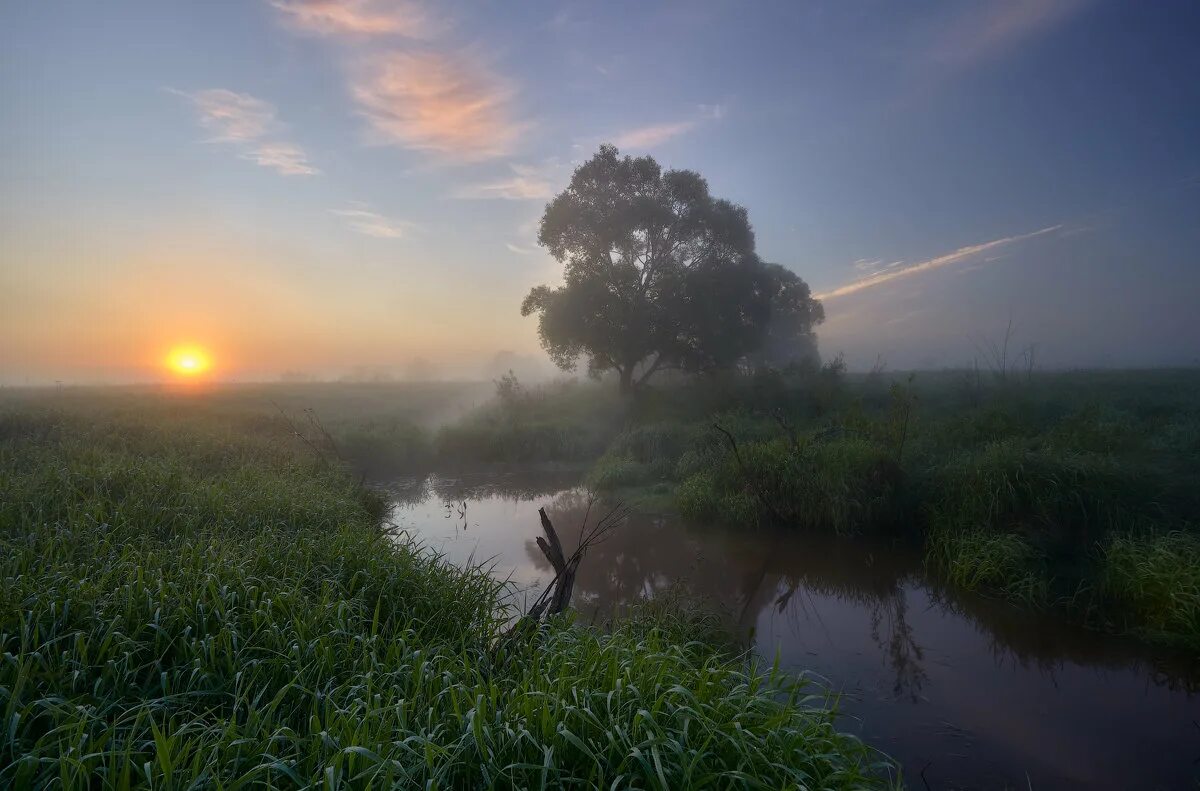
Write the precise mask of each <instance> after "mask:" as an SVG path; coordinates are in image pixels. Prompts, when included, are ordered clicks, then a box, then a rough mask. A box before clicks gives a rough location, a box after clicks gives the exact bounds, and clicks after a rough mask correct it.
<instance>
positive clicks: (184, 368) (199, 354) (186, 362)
mask: <svg viewBox="0 0 1200 791" xmlns="http://www.w3.org/2000/svg"><path fill="white" fill-rule="evenodd" d="M167 367H169V368H170V369H171V370H172V371H174V372H175V373H177V374H180V375H182V376H195V375H196V374H199V373H203V372H204V371H206V370H208V367H209V360H208V355H207V354H205V352H204V351H203V350H202V349H198V348H196V347H194V346H180V347H177V348H175V349H172V350H171V353H170V354H169V355H168V356H167Z"/></svg>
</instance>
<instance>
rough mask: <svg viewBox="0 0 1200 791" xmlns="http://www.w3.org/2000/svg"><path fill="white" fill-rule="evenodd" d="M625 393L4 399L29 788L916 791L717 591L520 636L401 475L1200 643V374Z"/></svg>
mask: <svg viewBox="0 0 1200 791" xmlns="http://www.w3.org/2000/svg"><path fill="white" fill-rule="evenodd" d="M608 384H609V383H599V384H597V383H580V382H568V381H564V382H555V383H549V384H545V385H539V386H532V387H531V386H525V385H523V384H521V383H520V382H518V381H516V379H515V378H505V379H503V380H501V381H499V382H497V383H484V384H475V385H464V384H453V383H441V384H369V385H368V384H363V385H349V384H342V385H332V384H289V385H244V386H223V387H220V388H215V389H212V390H203V389H191V390H189V389H165V390H164V389H156V388H62V389H56V390H21V389H16V390H11V389H10V390H6V391H4V392H3V393H0V495H2V496H0V576H2V577H3V580H4V585H3V590H2V592H0V618H2V619H3V620H2V621H0V652H2V654H3V656H2V662H0V717H2V719H0V726H2V727H0V734H2V736H0V785H4V786H12V787H61V788H84V787H87V788H195V787H211V788H244V787H264V788H265V787H295V788H310V787H314V788H315V787H322V788H369V787H391V786H393V785H398V784H402V785H418V784H419V785H422V786H424V787H427V788H461V787H490V788H526V787H552V786H553V787H560V786H561V787H598V786H605V787H609V786H616V787H639V788H669V787H692V786H696V787H699V786H712V787H718V788H732V787H763V786H769V787H795V786H804V787H822V788H825V787H829V788H863V787H876V786H882V785H888V784H891V783H893V782H897V781H895V780H894V778H895V770H894V768H893V767H892V766H891V764H890V763H889V761H888V760H887V759H886V758H885V757H884V756H882V755H881V754H879V753H877V752H875V751H873V750H872V749H871V748H869V747H867V746H864V745H863V744H862V743H860V742H859V741H857V740H856V739H854V738H852V737H849V736H846V735H844V734H842V733H839V730H838V726H837V724H836V722H835V715H834V708H833V701H832V700H831V699H830V698H828V697H827V696H826V694H825V693H824V691H823V690H822V689H821V688H820V687H819V686H816V685H813V684H810V683H809V682H807V681H805V679H804V678H802V677H799V678H798V677H796V676H794V675H789V674H787V673H784V672H781V671H780V670H779V668H777V667H774V666H772V665H770V664H763V663H762V662H761V661H760V660H756V659H755V658H754V657H752V656H749V655H743V654H740V653H739V652H738V650H737V649H736V648H734V647H732V646H733V645H734V644H733V643H731V642H730V641H729V640H725V639H723V636H722V631H721V629H722V627H721V622H720V620H719V619H718V618H716V617H715V616H714V615H713V614H712V613H710V612H708V611H707V610H706V609H705V608H704V607H703V606H701V605H698V604H696V603H695V602H686V601H683V600H680V601H669V602H663V601H658V602H647V603H644V604H642V605H639V606H635V607H633V608H632V609H631V610H630V611H629V612H628V613H627V617H625V618H624V619H622V620H620V621H618V622H616V623H615V624H609V625H607V626H606V628H605V629H596V628H592V627H589V626H584V625H582V624H577V623H574V622H573V621H572V619H571V618H570V617H569V616H567V617H563V618H559V619H557V620H555V621H554V622H552V623H551V624H549V625H548V626H547V627H545V628H544V629H541V630H539V631H537V632H535V633H533V634H530V635H527V636H526V638H525V639H523V640H520V641H517V642H512V641H500V640H499V639H498V638H499V636H500V635H501V634H502V633H503V631H504V630H505V629H506V628H507V625H508V624H509V623H510V622H511V618H512V617H513V615H514V614H515V610H514V606H515V605H514V598H513V597H512V596H511V595H510V593H511V591H510V589H509V587H508V586H506V585H505V584H504V583H503V582H501V581H499V580H497V579H495V578H493V577H492V576H491V575H489V573H488V571H487V569H484V568H466V569H464V568H458V567H455V566H453V565H451V564H449V563H447V562H445V561H443V560H442V559H441V558H439V557H438V556H437V555H436V554H434V553H432V552H431V551H429V550H428V549H426V548H423V547H421V546H419V545H418V544H416V543H414V542H413V541H412V540H411V539H410V538H408V537H407V536H405V535H396V534H394V533H393V532H392V531H390V530H389V528H388V522H387V518H386V514H387V503H386V502H385V501H384V499H383V498H382V497H381V495H379V494H378V493H376V491H375V490H374V489H373V488H372V487H371V481H372V480H374V479H386V478H387V477H388V476H390V475H395V474H398V473H411V472H422V471H428V470H435V469H440V470H464V469H481V468H483V469H501V468H514V469H526V470H529V469H532V470H538V469H542V470H550V469H567V470H577V471H578V473H579V474H580V475H581V476H582V477H583V478H584V480H585V482H586V483H587V484H588V485H589V486H590V487H592V488H594V489H596V490H599V491H600V492H602V493H604V495H605V496H606V497H607V498H609V499H610V500H620V501H623V502H626V503H630V504H633V505H634V506H635V507H637V508H638V509H639V510H642V511H644V512H654V511H667V510H669V511H676V512H679V513H682V514H685V515H687V516H688V517H690V518H691V519H692V520H693V521H696V522H704V521H712V522H719V523H722V524H724V525H732V526H733V527H734V528H735V529H736V530H740V531H746V532H753V531H757V530H759V529H760V528H762V527H765V526H767V525H771V526H773V527H776V528H777V527H779V526H780V525H782V526H784V527H786V528H787V529H790V530H792V531H794V532H795V534H796V536H797V540H798V541H800V540H801V539H802V536H803V535H804V533H806V532H807V533H809V534H812V533H818V534H821V535H837V536H839V537H840V538H839V540H845V541H851V542H852V541H854V540H855V538H856V537H857V536H868V535H869V536H879V535H883V536H891V537H894V538H895V539H896V540H899V541H903V542H906V543H909V544H911V545H912V546H915V547H918V548H919V551H920V552H921V553H923V556H924V558H925V561H924V562H925V564H926V567H927V569H928V570H929V572H930V573H931V574H932V575H933V576H934V577H935V578H936V579H938V580H940V581H941V584H944V585H946V586H949V587H952V588H957V589H965V590H970V591H975V592H978V593H982V594H985V595H987V596H992V597H996V598H1000V599H1003V600H1006V601H1009V602H1011V603H1012V605H1013V607H1014V608H1016V610H1017V612H1020V611H1021V610H1022V609H1024V610H1037V611H1054V612H1058V613H1061V614H1062V615H1064V616H1066V617H1068V618H1070V619H1073V620H1076V621H1078V622H1080V623H1083V624H1085V625H1087V626H1090V627H1092V628H1094V629H1097V630H1103V631H1108V632H1113V633H1119V634H1123V635H1128V636H1130V637H1132V638H1133V639H1136V640H1141V641H1146V642H1150V643H1156V644H1162V645H1165V646H1175V647H1180V648H1183V649H1186V650H1189V651H1194V650H1196V649H1198V648H1200V531H1198V529H1197V524H1196V522H1197V520H1196V515H1197V514H1198V513H1200V469H1198V467H1197V464H1196V460H1197V459H1200V372H1197V371H1192V370H1178V371H1144V372H1070V373H1031V374H1029V375H1027V376H1021V377H1011V378H1001V377H996V376H989V375H986V374H981V373H980V372H978V371H943V372H917V373H904V374H899V373H897V374H889V373H887V372H885V371H875V372H873V373H871V374H869V375H849V374H846V373H845V372H844V371H843V370H841V369H840V368H839V367H838V366H837V365H836V364H834V365H827V366H825V367H824V368H823V369H820V370H808V371H793V372H791V373H768V374H758V375H747V376H726V377H718V378H711V379H705V380H691V381H686V380H685V381H675V382H667V383H664V385H663V386H661V387H658V388H656V389H653V390H646V391H643V392H640V393H637V394H636V395H635V396H633V397H631V398H630V397H623V396H619V395H618V394H617V393H616V392H614V391H613V389H612V388H610V387H609V386H608ZM531 511H532V509H531ZM530 528H531V535H532V533H533V531H534V530H536V522H535V515H534V514H533V513H532V512H531V518H530ZM597 573H602V571H601V570H597Z"/></svg>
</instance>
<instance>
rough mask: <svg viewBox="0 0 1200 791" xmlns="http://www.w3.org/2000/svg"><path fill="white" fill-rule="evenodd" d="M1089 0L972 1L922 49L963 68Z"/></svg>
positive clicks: (1009, 47) (1075, 10) (1014, 43)
mask: <svg viewBox="0 0 1200 791" xmlns="http://www.w3.org/2000/svg"><path fill="white" fill-rule="evenodd" d="M1090 2H1091V0H1006V2H1003V3H979V4H975V3H971V4H962V5H956V6H952V8H955V9H957V10H956V15H955V16H954V18H952V19H950V20H948V21H947V20H942V21H940V22H939V25H938V33H937V35H936V36H935V37H934V38H933V40H932V41H930V42H929V44H928V45H927V46H926V48H925V56H926V58H927V59H928V60H929V61H932V62H935V63H941V64H944V65H949V66H955V67H962V66H968V65H971V64H974V63H978V62H981V61H984V60H988V59H990V58H993V57H997V56H1001V55H1004V54H1005V53H1007V52H1010V51H1011V50H1013V49H1014V48H1016V47H1017V46H1019V45H1020V44H1021V43H1023V42H1024V41H1026V40H1028V39H1030V38H1033V37H1035V36H1037V35H1040V34H1042V33H1045V32H1048V31H1050V30H1052V29H1053V28H1055V27H1057V26H1058V25H1060V24H1062V23H1063V22H1065V21H1067V20H1068V19H1070V18H1071V17H1073V16H1074V15H1076V14H1077V13H1079V12H1080V11H1082V10H1083V9H1084V8H1086V7H1087V6H1088V5H1089V4H1090Z"/></svg>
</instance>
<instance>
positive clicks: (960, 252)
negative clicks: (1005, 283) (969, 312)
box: [816, 225, 1063, 299]
mask: <svg viewBox="0 0 1200 791" xmlns="http://www.w3.org/2000/svg"><path fill="white" fill-rule="evenodd" d="M1062 227H1063V226H1062V225H1052V226H1050V227H1049V228H1042V229H1041V230H1039V231H1033V232H1032V233H1026V234H1021V235H1020V236H1006V237H1004V238H1003V239H993V240H992V241H990V242H982V243H980V244H973V245H968V246H967V247H960V248H958V249H957V250H955V251H954V252H951V253H946V254H945V255H940V256H938V257H936V258H930V259H929V260H927V261H920V262H918V263H915V264H911V265H909V266H905V267H899V266H898V264H901V263H903V262H900V261H897V262H895V263H894V264H891V265H889V266H887V267H885V268H884V269H882V270H880V271H876V272H873V273H872V274H870V275H867V276H866V277H863V278H859V279H858V280H855V281H853V282H851V283H847V284H846V285H844V286H838V287H837V288H835V289H833V290H832V291H826V292H825V293H823V294H817V295H816V296H817V298H818V299H832V298H834V297H844V296H846V295H847V294H854V293H856V292H858V291H862V290H863V289H868V288H873V287H875V286H879V285H882V284H884V283H890V282H891V281H893V280H897V279H899V278H903V277H910V276H912V275H917V274H920V273H922V272H928V271H930V270H932V269H941V268H942V267H945V266H950V265H952V264H957V263H958V262H960V261H964V260H967V259H969V258H971V257H973V256H975V255H978V254H979V253H982V252H984V251H986V250H992V249H994V248H997V247H1001V246H1003V245H1007V244H1012V243H1013V242H1021V241H1024V240H1026V239H1032V238H1034V237H1037V236H1042V235H1044V234H1048V233H1053V232H1055V231H1057V230H1059V229H1061V228H1062Z"/></svg>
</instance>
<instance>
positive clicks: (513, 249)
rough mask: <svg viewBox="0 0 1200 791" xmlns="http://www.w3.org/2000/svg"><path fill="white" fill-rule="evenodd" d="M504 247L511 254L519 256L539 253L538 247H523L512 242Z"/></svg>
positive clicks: (506, 243)
mask: <svg viewBox="0 0 1200 791" xmlns="http://www.w3.org/2000/svg"><path fill="white" fill-rule="evenodd" d="M504 246H505V247H506V248H508V251H509V252H510V253H516V254H517V255H533V254H534V253H536V252H537V251H538V250H537V248H536V247H521V246H520V245H516V244H513V243H512V242H505V243H504Z"/></svg>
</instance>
